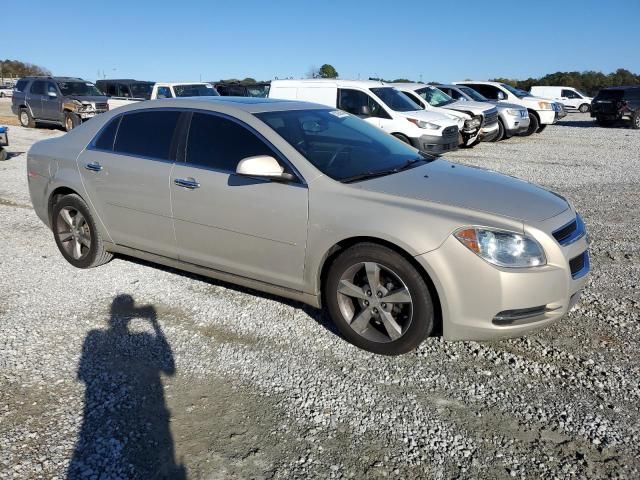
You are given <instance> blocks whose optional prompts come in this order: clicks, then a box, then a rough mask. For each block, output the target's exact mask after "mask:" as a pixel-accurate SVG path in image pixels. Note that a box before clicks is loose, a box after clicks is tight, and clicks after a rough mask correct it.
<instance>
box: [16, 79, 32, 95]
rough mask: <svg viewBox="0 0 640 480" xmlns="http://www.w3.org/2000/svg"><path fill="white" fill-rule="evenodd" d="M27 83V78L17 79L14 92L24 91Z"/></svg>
mask: <svg viewBox="0 0 640 480" xmlns="http://www.w3.org/2000/svg"><path fill="white" fill-rule="evenodd" d="M27 83H29V80H18V83H16V86H15V89H16V92H24V89H25V88H26V87H27Z"/></svg>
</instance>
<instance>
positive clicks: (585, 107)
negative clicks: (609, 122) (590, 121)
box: [578, 103, 591, 113]
mask: <svg viewBox="0 0 640 480" xmlns="http://www.w3.org/2000/svg"><path fill="white" fill-rule="evenodd" d="M589 110H591V108H590V107H589V104H588V103H583V104H582V105H580V108H578V111H579V112H580V113H587V112H588V111H589Z"/></svg>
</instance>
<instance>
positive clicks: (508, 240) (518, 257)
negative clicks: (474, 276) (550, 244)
mask: <svg viewBox="0 0 640 480" xmlns="http://www.w3.org/2000/svg"><path fill="white" fill-rule="evenodd" d="M454 236H455V237H456V238H457V239H458V240H459V241H460V242H461V243H462V244H463V245H464V246H465V247H467V248H468V249H469V250H471V251H472V252H473V253H475V254H476V255H478V256H479V257H480V258H483V259H484V260H486V261H487V262H489V263H492V264H494V265H496V266H498V267H507V268H526V267H537V266H540V265H544V264H546V263H547V259H546V257H545V255H544V251H543V250H542V247H541V246H540V244H539V243H538V242H536V241H535V240H534V239H533V238H531V237H529V236H527V235H523V234H521V233H516V232H508V231H505V230H493V229H489V228H481V227H464V228H461V229H460V230H458V231H456V232H455V233H454Z"/></svg>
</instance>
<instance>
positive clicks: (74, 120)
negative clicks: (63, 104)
mask: <svg viewBox="0 0 640 480" xmlns="http://www.w3.org/2000/svg"><path fill="white" fill-rule="evenodd" d="M80 123H82V121H81V120H80V117H79V116H78V115H77V114H75V113H72V112H64V129H65V130H66V131H67V132H69V131H71V130H73V129H74V128H76V127H77V126H78V125H80Z"/></svg>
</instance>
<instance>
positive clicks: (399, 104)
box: [371, 87, 422, 112]
mask: <svg viewBox="0 0 640 480" xmlns="http://www.w3.org/2000/svg"><path fill="white" fill-rule="evenodd" d="M371 92H373V94H374V95H376V96H377V97H378V98H379V99H380V100H382V103H384V104H385V105H386V106H387V107H389V108H390V109H391V110H394V111H396V112H414V111H416V110H422V107H420V105H417V104H416V103H414V102H413V100H411V99H410V98H409V97H407V96H406V95H405V94H404V93H402V92H400V91H399V90H396V89H395V88H393V87H379V88H372V89H371Z"/></svg>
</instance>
